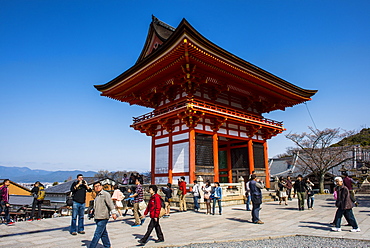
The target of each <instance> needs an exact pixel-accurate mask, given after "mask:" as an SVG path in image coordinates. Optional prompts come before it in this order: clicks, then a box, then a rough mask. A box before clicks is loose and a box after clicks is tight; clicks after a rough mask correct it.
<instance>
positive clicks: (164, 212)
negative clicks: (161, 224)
mask: <svg viewBox="0 0 370 248" xmlns="http://www.w3.org/2000/svg"><path fill="white" fill-rule="evenodd" d="M165 214H166V209H164V208H161V212H159V218H162V217H163V216H164V215H165Z"/></svg>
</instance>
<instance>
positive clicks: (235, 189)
mask: <svg viewBox="0 0 370 248" xmlns="http://www.w3.org/2000/svg"><path fill="white" fill-rule="evenodd" d="M197 181H198V184H199V186H200V189H202V187H203V186H204V185H205V183H204V182H203V178H202V177H200V176H199V177H198V178H197ZM211 185H212V186H214V184H211ZM143 186H144V188H145V189H147V187H149V186H148V185H143ZM165 186H166V184H157V187H158V193H159V194H160V195H161V196H164V194H163V193H162V191H161V188H162V187H165ZM193 186H194V184H187V185H186V188H187V194H186V206H187V208H188V209H193V208H194V200H193V194H192V193H191V189H192V187H193ZM220 187H221V188H222V205H223V206H230V205H238V204H244V198H245V182H244V179H243V178H242V177H240V178H239V182H238V183H220ZM178 189H179V188H178V185H175V184H174V185H173V186H172V190H173V193H172V202H171V206H173V207H178V206H179V197H178V196H177V191H178ZM200 196H201V198H200V199H199V201H198V202H199V205H200V208H201V209H204V208H206V205H205V202H204V193H203V191H202V190H200ZM149 197H150V195H149V194H148V193H147V190H145V195H144V198H145V200H146V201H147V200H148V199H149Z"/></svg>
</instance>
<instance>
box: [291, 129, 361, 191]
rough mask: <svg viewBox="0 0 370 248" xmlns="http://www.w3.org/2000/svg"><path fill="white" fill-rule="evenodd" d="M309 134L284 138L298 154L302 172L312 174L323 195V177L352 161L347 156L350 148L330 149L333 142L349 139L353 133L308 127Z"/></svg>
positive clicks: (338, 147) (350, 157) (344, 146)
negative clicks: (333, 169)
mask: <svg viewBox="0 0 370 248" xmlns="http://www.w3.org/2000/svg"><path fill="white" fill-rule="evenodd" d="M308 128H309V129H310V131H311V132H310V133H305V132H304V133H302V134H296V133H293V134H292V133H289V134H287V135H286V136H285V137H286V138H288V139H290V140H291V141H293V142H294V143H295V145H296V148H293V149H294V150H295V152H296V153H297V154H298V159H299V163H300V164H301V165H303V166H304V167H305V168H303V169H304V170H306V171H308V172H312V173H313V174H314V175H315V176H316V177H317V178H318V180H319V187H320V193H324V177H325V174H326V173H327V172H328V171H330V170H331V169H332V168H334V167H336V166H339V165H340V164H342V163H344V162H345V161H347V160H350V159H352V156H349V155H348V154H351V153H348V152H349V151H350V149H351V148H350V147H349V146H346V145H343V146H337V147H332V146H331V145H333V144H334V143H335V142H338V141H339V140H343V139H344V138H346V137H349V136H350V135H352V134H353V133H354V132H353V131H349V132H346V131H343V132H341V130H340V128H336V129H330V128H326V129H324V130H318V129H314V128H312V127H308Z"/></svg>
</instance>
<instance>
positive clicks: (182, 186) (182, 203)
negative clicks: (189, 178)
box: [178, 177, 187, 212]
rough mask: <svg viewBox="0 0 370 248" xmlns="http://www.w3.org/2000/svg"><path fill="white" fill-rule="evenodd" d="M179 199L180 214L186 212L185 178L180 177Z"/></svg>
mask: <svg viewBox="0 0 370 248" xmlns="http://www.w3.org/2000/svg"><path fill="white" fill-rule="evenodd" d="M178 185H179V192H180V191H181V192H180V194H179V198H180V212H186V211H187V208H186V182H185V177H181V178H180V179H179V183H178Z"/></svg>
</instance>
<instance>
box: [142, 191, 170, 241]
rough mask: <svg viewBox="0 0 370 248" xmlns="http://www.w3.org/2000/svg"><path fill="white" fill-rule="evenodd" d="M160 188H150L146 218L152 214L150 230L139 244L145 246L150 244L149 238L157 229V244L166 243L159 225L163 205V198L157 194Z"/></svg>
mask: <svg viewBox="0 0 370 248" xmlns="http://www.w3.org/2000/svg"><path fill="white" fill-rule="evenodd" d="M157 191H158V188H157V186H156V185H150V186H149V193H150V195H151V197H150V199H149V202H148V206H147V208H146V209H145V212H144V216H146V215H147V214H148V213H150V223H149V225H148V229H147V231H146V233H145V235H144V237H142V238H141V239H140V240H138V242H139V243H140V245H142V246H144V245H145V243H146V242H148V238H149V236H150V234H151V233H152V231H153V229H155V232H156V233H157V237H158V239H157V240H156V241H155V242H156V243H160V242H164V236H163V233H162V229H161V226H160V225H159V214H160V212H161V205H162V203H161V202H162V199H161V196H160V195H158V194H157Z"/></svg>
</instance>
